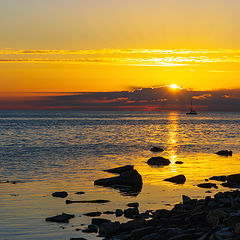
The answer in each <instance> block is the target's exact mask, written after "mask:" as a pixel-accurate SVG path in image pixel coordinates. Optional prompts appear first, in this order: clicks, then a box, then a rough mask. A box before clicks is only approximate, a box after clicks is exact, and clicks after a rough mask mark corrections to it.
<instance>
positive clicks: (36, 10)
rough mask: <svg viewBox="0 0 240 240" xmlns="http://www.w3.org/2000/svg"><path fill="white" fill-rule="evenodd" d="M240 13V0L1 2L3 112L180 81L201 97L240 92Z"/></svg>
mask: <svg viewBox="0 0 240 240" xmlns="http://www.w3.org/2000/svg"><path fill="white" fill-rule="evenodd" d="M239 9H240V1H239V0H228V1H226V0H201V1H200V0H199V1H198V0H196V1H195V0H169V1H165V0H148V1H146V0H144V1H143V0H131V1H129V0H121V1H115V0H101V1H100V0H86V1H84V0H48V1H47V0H41V1H40V0H21V1H19V0H7V1H1V3H0V30H1V37H0V81H1V88H0V92H1V96H0V109H15V108H17V109H21V108H23V109H25V108H27V109H32V108H33V109H34V108H37V109H38V108H41V107H39V106H36V105H34V106H31V107H30V106H29V107H27V102H28V100H29V99H30V98H31V99H32V97H34V99H35V101H38V100H39V102H41V101H46V98H47V99H49V95H50V96H51V97H52V96H54V97H56V96H62V95H66V94H67V95H68V96H69V95H70V96H71V95H73V94H74V95H75V94H76V93H83V92H88V93H89V92H98V93H101V92H122V91H128V92H132V91H134V89H135V90H136V89H142V88H144V89H148V88H155V87H160V88H161V89H162V88H165V87H168V86H169V85H171V84H173V83H174V84H177V85H178V86H180V87H181V89H182V90H186V91H185V92H188V93H190V92H191V94H190V95H192V93H193V92H194V91H195V93H199V92H201V94H200V95H201V96H202V95H204V94H209V91H211V92H215V91H220V92H221V91H222V89H227V90H228V91H232V90H234V89H235V90H236V89H240V17H239ZM179 90H180V89H179ZM235 90H234V91H235ZM182 92H183V91H182ZM205 92H208V93H205ZM237 92H240V91H237ZM40 93H41V94H40ZM64 93H65V94H64ZM228 94H229V92H228ZM234 94H235V95H234V96H235V97H234V98H235V99H236V98H237V99H239V98H240V97H239V95H240V94H237V93H236V91H235V92H234ZM200 95H197V96H196V97H199V96H200ZM193 96H195V95H194V94H193ZM205 96H207V95H205ZM211 96H213V93H211ZM223 96H228V98H231V97H232V96H230V95H226V94H223V95H222V97H223ZM43 98H44V99H43ZM223 98H224V97H223ZM19 99H21V101H22V104H21V105H19V104H20V103H19V104H18V105H16V103H17V102H18V101H19ZM159 99H162V98H161V96H160V97H159ZM239 101H240V100H239ZM40 105H41V104H40ZM41 106H42V105H41ZM68 107H69V108H71V106H68ZM68 107H67V108H68ZM59 108H65V107H64V106H63V105H61V106H60V107H59ZM74 108H75V107H74ZM86 108H87V107H86ZM133 108H134V107H133ZM44 109H45V108H44ZM104 109H105V108H104ZM179 109H181V108H179Z"/></svg>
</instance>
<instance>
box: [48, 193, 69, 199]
mask: <svg viewBox="0 0 240 240" xmlns="http://www.w3.org/2000/svg"><path fill="white" fill-rule="evenodd" d="M52 196H53V197H59V198H65V197H67V196H68V193H67V192H65V191H62V192H54V193H52Z"/></svg>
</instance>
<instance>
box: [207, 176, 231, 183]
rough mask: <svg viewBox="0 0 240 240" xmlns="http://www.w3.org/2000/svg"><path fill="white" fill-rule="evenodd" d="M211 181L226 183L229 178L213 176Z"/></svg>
mask: <svg viewBox="0 0 240 240" xmlns="http://www.w3.org/2000/svg"><path fill="white" fill-rule="evenodd" d="M209 179H210V180H215V181H220V182H225V181H227V176H225V175H222V176H213V177H210V178H209Z"/></svg>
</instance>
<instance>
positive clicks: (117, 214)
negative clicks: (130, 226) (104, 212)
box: [116, 209, 123, 217]
mask: <svg viewBox="0 0 240 240" xmlns="http://www.w3.org/2000/svg"><path fill="white" fill-rule="evenodd" d="M122 215H123V211H122V210H121V209H116V217H121V216H122Z"/></svg>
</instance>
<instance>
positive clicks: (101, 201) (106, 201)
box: [66, 200, 110, 204]
mask: <svg viewBox="0 0 240 240" xmlns="http://www.w3.org/2000/svg"><path fill="white" fill-rule="evenodd" d="M108 202H110V201H109V200H82V201H72V200H66V204H71V203H108Z"/></svg>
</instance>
